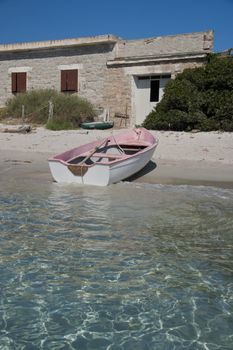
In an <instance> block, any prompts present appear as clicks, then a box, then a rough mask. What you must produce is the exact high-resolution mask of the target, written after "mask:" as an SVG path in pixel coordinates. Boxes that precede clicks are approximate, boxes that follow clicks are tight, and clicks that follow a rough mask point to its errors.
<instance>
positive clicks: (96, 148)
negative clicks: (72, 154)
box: [79, 137, 109, 164]
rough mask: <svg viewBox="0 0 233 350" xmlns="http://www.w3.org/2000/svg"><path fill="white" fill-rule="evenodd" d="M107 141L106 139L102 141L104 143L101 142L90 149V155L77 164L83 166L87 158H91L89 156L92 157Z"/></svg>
mask: <svg viewBox="0 0 233 350" xmlns="http://www.w3.org/2000/svg"><path fill="white" fill-rule="evenodd" d="M108 142H109V140H108V137H107V138H106V139H104V141H102V142H101V143H100V144H99V145H98V146H95V148H94V149H92V150H91V151H90V153H89V154H88V155H87V156H86V157H85V158H84V159H83V160H82V161H81V162H80V163H79V164H83V163H85V161H86V160H87V159H89V158H91V156H93V154H94V153H95V152H96V151H97V150H98V149H99V148H100V147H101V146H102V145H103V144H104V143H108Z"/></svg>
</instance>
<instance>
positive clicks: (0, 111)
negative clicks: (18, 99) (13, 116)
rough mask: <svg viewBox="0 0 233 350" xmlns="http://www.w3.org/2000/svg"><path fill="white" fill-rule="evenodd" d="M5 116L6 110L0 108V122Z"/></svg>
mask: <svg viewBox="0 0 233 350" xmlns="http://www.w3.org/2000/svg"><path fill="white" fill-rule="evenodd" d="M6 116H7V108H6V107H1V108H0V120H2V119H4V118H5V117H6Z"/></svg>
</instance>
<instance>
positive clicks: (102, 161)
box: [49, 128, 158, 186]
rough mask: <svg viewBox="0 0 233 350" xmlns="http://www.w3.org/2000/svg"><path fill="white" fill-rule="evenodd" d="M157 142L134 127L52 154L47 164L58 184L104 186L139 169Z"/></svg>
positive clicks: (151, 153)
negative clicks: (124, 131)
mask: <svg viewBox="0 0 233 350" xmlns="http://www.w3.org/2000/svg"><path fill="white" fill-rule="evenodd" d="M137 130H140V131H137ZM140 137H141V138H140ZM157 144H158V141H157V140H156V139H154V137H153V136H152V135H151V134H150V133H149V132H148V131H147V130H146V129H143V128H141V129H136V131H135V130H134V131H131V132H126V133H123V134H119V135H117V136H116V137H114V136H111V137H109V138H107V139H105V140H103V141H102V142H101V143H100V142H99V141H95V142H92V143H90V144H86V145H83V146H80V147H77V148H75V149H72V150H70V151H67V152H65V153H62V154H60V155H57V156H55V157H52V158H50V159H49V167H50V170H51V173H52V176H53V178H54V180H55V181H56V182H59V183H77V184H85V185H96V186H107V185H110V184H113V183H116V182H119V181H121V180H124V179H126V178H128V177H130V176H132V175H133V174H135V173H137V172H138V171H140V170H141V169H143V168H144V167H145V166H146V164H147V163H148V162H149V161H150V160H151V158H152V156H153V153H154V151H155V148H156V146H157ZM120 145H121V146H122V147H124V149H123V148H122V147H121V146H120Z"/></svg>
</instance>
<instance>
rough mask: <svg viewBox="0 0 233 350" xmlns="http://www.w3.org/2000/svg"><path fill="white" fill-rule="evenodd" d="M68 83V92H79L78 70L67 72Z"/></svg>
mask: <svg viewBox="0 0 233 350" xmlns="http://www.w3.org/2000/svg"><path fill="white" fill-rule="evenodd" d="M66 79H67V80H66V83H67V90H68V91H77V90H78V71H77V69H72V70H67V71H66Z"/></svg>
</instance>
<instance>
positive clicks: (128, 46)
mask: <svg viewBox="0 0 233 350" xmlns="http://www.w3.org/2000/svg"><path fill="white" fill-rule="evenodd" d="M212 48H213V31H211V30H210V31H206V32H197V33H190V34H181V35H171V36H163V37H153V38H148V39H139V40H123V39H121V38H119V37H117V36H113V35H103V36H96V37H87V38H76V39H65V40H54V41H44V42H29V43H17V44H4V45H0V106H4V104H5V102H6V100H7V99H8V98H10V97H12V96H14V95H15V94H17V93H21V92H24V91H28V90H31V89H44V88H52V89H56V90H58V91H63V92H64V93H76V94H78V95H80V96H81V97H84V98H86V99H88V100H89V101H90V102H92V103H93V104H94V106H95V107H96V108H97V109H99V110H101V109H102V110H109V111H110V118H114V116H117V115H118V116H119V115H121V114H123V115H124V114H127V115H128V116H129V119H128V120H129V124H130V125H134V124H137V125H139V124H141V123H142V122H143V120H144V119H145V117H146V115H147V114H148V113H149V112H150V111H151V110H152V108H153V107H154V106H156V104H157V103H158V101H160V100H161V98H162V95H163V90H164V87H165V85H166V83H167V81H168V80H169V79H171V78H174V77H175V76H176V74H177V73H179V72H181V71H183V70H184V69H185V68H189V67H196V66H200V65H202V64H203V62H205V59H206V55H207V53H209V52H211V51H212Z"/></svg>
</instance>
